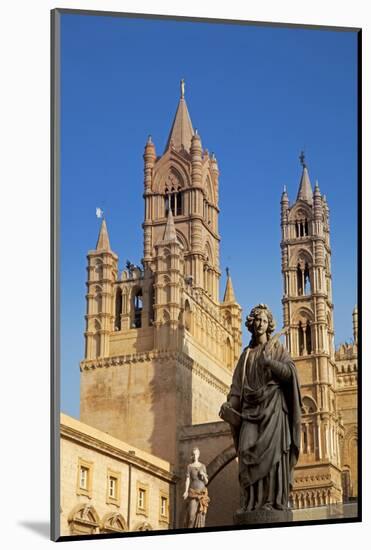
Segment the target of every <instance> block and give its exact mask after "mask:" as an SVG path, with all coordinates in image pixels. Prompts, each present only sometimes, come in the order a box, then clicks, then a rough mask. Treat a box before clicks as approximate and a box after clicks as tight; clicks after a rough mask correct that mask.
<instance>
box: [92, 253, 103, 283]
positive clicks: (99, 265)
mask: <svg viewBox="0 0 371 550" xmlns="http://www.w3.org/2000/svg"><path fill="white" fill-rule="evenodd" d="M93 265H94V274H95V278H96V279H98V280H99V279H102V278H103V260H102V259H101V258H96V259H95V260H94V264H93Z"/></svg>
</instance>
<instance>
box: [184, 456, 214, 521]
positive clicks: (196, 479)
mask: <svg viewBox="0 0 371 550" xmlns="http://www.w3.org/2000/svg"><path fill="white" fill-rule="evenodd" d="M199 457H200V450H199V449H198V448H197V447H195V448H194V449H193V450H192V462H191V464H188V466H187V474H186V483H185V491H184V494H183V498H184V500H185V501H186V514H185V520H184V526H185V527H190V528H195V527H205V519H206V512H207V508H208V506H209V502H210V498H209V496H208V491H207V488H206V485H207V483H208V477H207V472H206V467H205V464H202V463H201V462H200V461H199Z"/></svg>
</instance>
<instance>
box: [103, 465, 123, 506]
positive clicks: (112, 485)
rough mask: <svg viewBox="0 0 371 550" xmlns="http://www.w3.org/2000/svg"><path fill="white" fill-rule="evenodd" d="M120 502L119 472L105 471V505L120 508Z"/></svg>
mask: <svg viewBox="0 0 371 550" xmlns="http://www.w3.org/2000/svg"><path fill="white" fill-rule="evenodd" d="M120 500H121V472H116V471H113V470H111V469H110V468H108V469H107V493H106V501H107V504H115V505H116V506H120Z"/></svg>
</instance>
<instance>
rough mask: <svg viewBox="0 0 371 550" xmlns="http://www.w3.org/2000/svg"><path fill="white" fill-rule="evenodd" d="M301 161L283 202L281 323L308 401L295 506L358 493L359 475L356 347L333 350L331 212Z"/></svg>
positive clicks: (304, 404)
mask: <svg viewBox="0 0 371 550" xmlns="http://www.w3.org/2000/svg"><path fill="white" fill-rule="evenodd" d="M301 161H302V165H303V171H302V176H301V180H300V184H299V191H298V195H297V199H296V201H295V202H293V203H292V204H290V203H289V198H288V195H287V192H286V190H284V192H283V194H282V198H281V231H282V240H281V252H282V275H283V286H284V295H283V299H282V304H283V318H284V326H285V327H287V328H288V329H289V330H288V333H287V336H286V345H287V348H288V349H289V350H290V353H291V355H292V357H293V359H294V361H295V364H296V367H297V369H298V374H299V380H300V385H301V390H302V400H303V416H302V439H301V455H300V459H299V462H298V464H297V466H296V470H295V486H294V491H293V495H292V497H293V506H294V507H295V508H303V507H310V506H320V505H327V504H333V503H337V502H342V500H343V490H345V491H346V494H347V497H349V496H355V494H354V491H355V489H351V487H350V485H351V480H353V484H352V487H355V483H354V479H356V477H357V474H356V471H357V463H356V454H355V453H356V451H355V450H354V449H356V445H357V443H356V441H355V442H354V437H355V439H356V435H355V436H354V433H355V432H354V430H355V431H356V415H357V375H356V372H357V350H356V344H355V346H351V349H352V352H351V353H350V355H349V349H348V347H346V346H341V347H340V350H339V351H338V352H336V353H335V347H334V322H333V308H334V306H333V302H332V270H331V246H330V225H329V223H330V221H329V207H328V204H327V200H326V197H325V196H324V195H321V193H320V189H319V186H318V183H316V185H315V189H314V192H313V190H312V186H311V182H310V178H309V173H308V169H307V166H306V164H305V162H304V156H302V157H301ZM355 338H356V336H355ZM347 354H348V355H349V358H350V357H351V359H349V361H350V363H349V361H347V360H346V359H345V355H347ZM344 361H345V363H346V366H345V363H344ZM348 363H349V365H350V364H351V365H352V366H351V367H350V366H349V365H348ZM349 369H351V376H348V370H349ZM345 371H346V373H347V374H346V375H345ZM345 434H349V435H347V437H346V438H345ZM349 441H350V443H349ZM346 484H347V489H345V485H346ZM352 491H353V493H352Z"/></svg>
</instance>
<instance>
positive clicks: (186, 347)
mask: <svg viewBox="0 0 371 550" xmlns="http://www.w3.org/2000/svg"><path fill="white" fill-rule="evenodd" d="M143 158H144V194H143V197H144V202H145V215H144V222H143V234H144V251H143V258H142V262H141V264H142V265H141V267H138V265H134V264H129V263H128V264H127V269H126V270H124V271H122V272H121V273H118V270H117V265H118V258H117V256H116V255H115V254H114V252H112V250H111V248H110V244H109V239H108V232H107V227H106V222H105V221H103V223H102V227H101V230H100V236H99V240H98V244H97V247H96V249H95V250H93V251H91V252H89V254H88V280H87V287H88V293H87V315H86V333H85V338H86V353H85V358H84V359H83V360H82V361H81V364H80V370H81V399H80V403H81V420H82V421H83V422H86V423H87V424H90V425H92V426H94V427H96V428H98V429H100V430H102V431H104V432H107V433H109V434H111V435H113V436H115V437H118V438H120V439H122V440H124V441H126V442H127V443H129V444H132V445H135V446H136V447H139V448H140V449H143V450H146V451H149V452H151V453H153V454H155V455H157V456H159V457H161V458H164V459H166V460H169V461H170V462H171V463H172V464H173V465H174V468H175V471H177V465H178V462H179V433H180V429H181V428H182V427H184V426H191V425H194V424H202V423H204V422H212V421H217V420H219V417H218V412H219V409H220V405H221V403H222V402H223V401H225V398H226V395H227V393H228V390H229V386H230V382H231V376H232V369H233V367H234V365H235V362H236V361H237V359H238V357H239V353H240V349H241V308H240V306H239V305H238V303H237V301H236V299H235V296H234V292H233V286H232V281H231V278H230V276H229V274H228V278H227V287H226V291H225V295H224V300H223V302H220V301H219V279H220V266H219V245H220V236H219V231H218V215H219V206H218V200H219V193H218V187H219V181H218V178H219V170H218V164H217V160H216V157H215V155H209V153H208V151H207V150H205V149H203V147H202V144H201V138H200V135H199V134H198V133H197V130H194V129H193V126H192V122H191V118H190V116H189V112H188V108H187V104H186V100H185V97H184V82H183V81H182V82H181V89H180V99H179V103H178V107H177V110H176V114H175V118H174V121H173V124H172V127H171V130H170V134H169V138H168V140H167V144H166V146H165V150H164V152H163V154H162V155H160V156H157V154H156V150H155V145H154V142H153V140H152V138H151V137H149V138H148V140H147V143H146V145H145V148H144V155H143ZM138 192H139V190H138ZM127 238H128V239H129V238H130V236H129V235H128V236H127Z"/></svg>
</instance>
